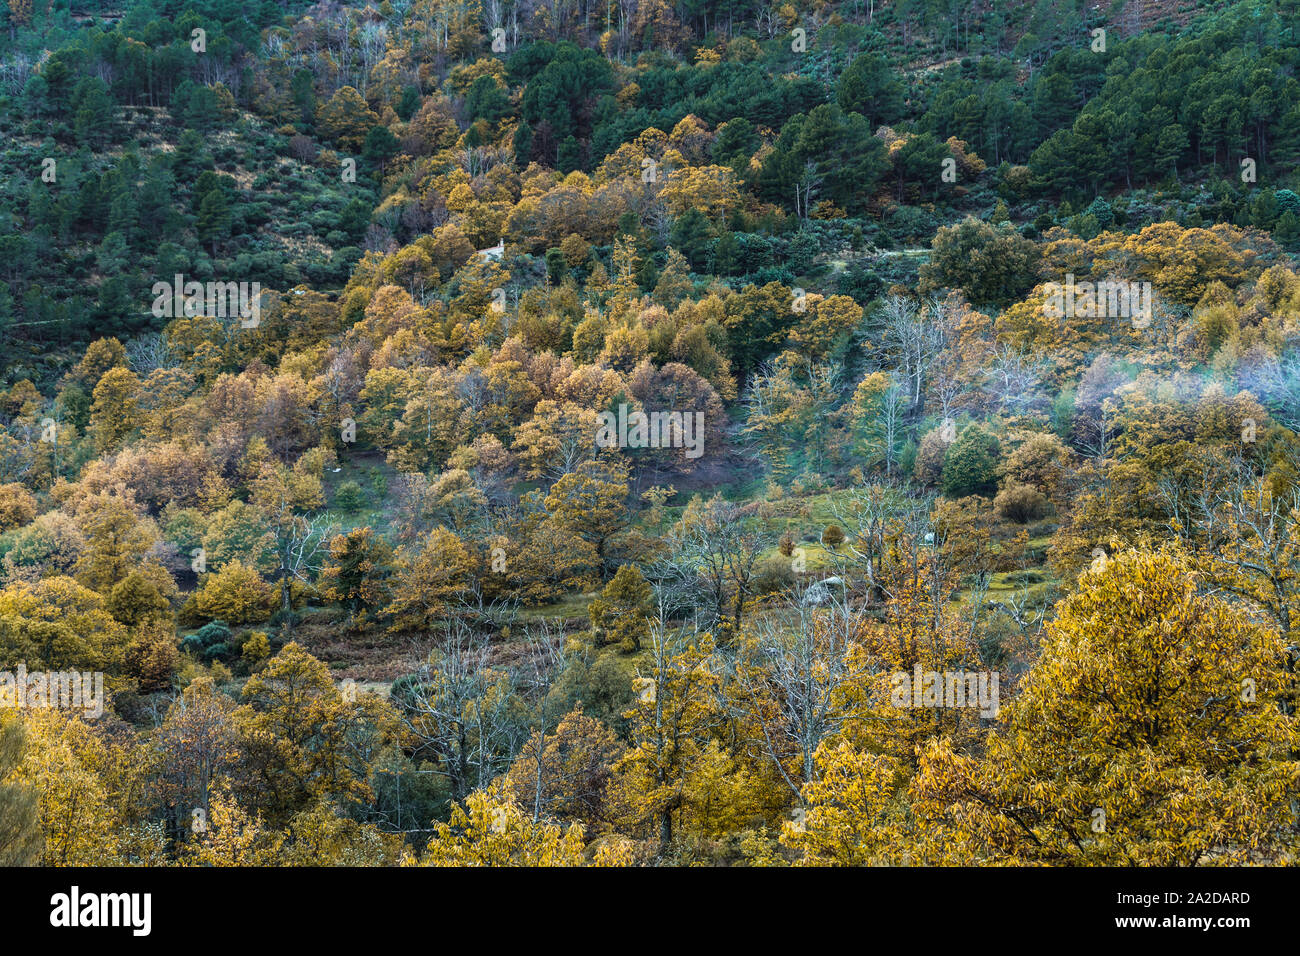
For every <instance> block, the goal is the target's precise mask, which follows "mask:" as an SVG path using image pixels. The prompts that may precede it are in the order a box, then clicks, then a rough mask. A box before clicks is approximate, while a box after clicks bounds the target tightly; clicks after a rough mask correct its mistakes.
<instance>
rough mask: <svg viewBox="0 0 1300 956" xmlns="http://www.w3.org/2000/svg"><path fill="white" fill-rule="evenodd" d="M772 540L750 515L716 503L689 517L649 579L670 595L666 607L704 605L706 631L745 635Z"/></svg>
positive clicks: (671, 537)
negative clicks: (745, 619)
mask: <svg viewBox="0 0 1300 956" xmlns="http://www.w3.org/2000/svg"><path fill="white" fill-rule="evenodd" d="M772 540H773V535H772V534H771V532H769V531H768V530H767V529H766V528H764V527H763V526H762V524H761V523H760V522H758V521H757V520H756V519H755V517H754V516H753V515H752V514H750V513H749V511H748V509H746V508H744V507H742V506H740V505H737V504H735V503H734V502H730V501H727V500H725V499H723V498H722V497H720V496H719V497H714V498H713V499H711V500H710V501H709V502H708V503H707V504H706V505H705V506H704V508H703V509H702V511H701V513H700V514H698V515H684V516H683V518H682V521H681V522H680V523H679V524H678V525H677V526H676V527H675V528H674V529H673V531H672V532H671V533H670V534H669V537H668V541H667V545H668V548H667V556H666V557H664V558H662V559H660V560H659V561H658V562H656V563H655V564H653V565H652V566H651V567H650V569H649V577H650V578H651V580H652V581H654V582H655V583H656V584H657V586H658V587H659V588H660V589H661V590H662V591H663V592H664V598H663V600H664V604H665V607H674V608H676V607H681V606H686V605H689V606H695V607H699V606H700V605H703V607H704V608H706V609H707V613H708V617H709V619H708V620H707V621H705V622H704V623H705V625H706V626H709V627H712V626H716V625H718V624H720V623H722V622H724V621H726V622H727V623H728V626H729V627H730V628H731V629H732V630H733V632H735V631H739V630H740V624H741V619H742V616H743V613H744V607H745V601H746V599H747V598H749V597H752V596H753V594H754V590H753V577H754V572H755V571H756V569H757V565H758V559H759V557H760V556H761V555H762V554H763V552H764V551H766V550H767V549H768V548H769V547H770V546H771V544H772Z"/></svg>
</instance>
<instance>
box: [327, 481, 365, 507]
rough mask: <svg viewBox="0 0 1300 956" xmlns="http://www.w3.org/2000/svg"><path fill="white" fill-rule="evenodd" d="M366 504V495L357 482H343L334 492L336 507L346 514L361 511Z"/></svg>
mask: <svg viewBox="0 0 1300 956" xmlns="http://www.w3.org/2000/svg"><path fill="white" fill-rule="evenodd" d="M364 503H365V495H364V494H363V493H362V491H361V486H360V485H359V484H357V483H356V482H355V481H345V482H343V484H341V485H339V487H338V490H337V491H336V492H334V507H336V508H338V509H339V510H340V511H342V512H344V513H346V514H355V513H356V512H358V511H360V510H361V506H362V505H363V504H364Z"/></svg>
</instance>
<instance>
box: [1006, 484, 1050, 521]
mask: <svg viewBox="0 0 1300 956" xmlns="http://www.w3.org/2000/svg"><path fill="white" fill-rule="evenodd" d="M993 507H994V509H996V511H997V513H998V514H1000V515H1001V516H1002V517H1004V518H1006V519H1007V520H1008V521H1014V522H1016V523H1017V524H1027V523H1029V522H1030V521H1037V520H1038V519H1039V518H1041V517H1042V516H1043V515H1044V514H1046V512H1047V499H1046V498H1045V497H1043V494H1042V492H1040V491H1038V490H1037V489H1036V488H1034V487H1032V486H1031V485H1021V484H1008V485H1007V486H1006V487H1005V488H1003V489H1002V490H1001V491H999V492H998V496H997V497H996V498H994V499H993Z"/></svg>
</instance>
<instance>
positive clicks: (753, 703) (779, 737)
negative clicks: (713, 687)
mask: <svg viewBox="0 0 1300 956" xmlns="http://www.w3.org/2000/svg"><path fill="white" fill-rule="evenodd" d="M794 603H795V606H794V607H793V608H788V609H787V610H786V612H785V614H781V613H774V614H769V615H765V616H764V617H763V618H761V619H760V620H759V621H757V622H756V623H755V625H754V627H755V628H756V629H757V633H758V639H757V641H756V642H755V644H754V645H752V650H748V651H746V652H745V656H744V657H743V658H737V659H736V660H734V661H733V662H732V666H731V668H730V674H729V675H728V676H729V677H730V681H729V684H731V685H732V686H731V687H730V693H729V694H727V695H726V698H727V701H728V706H729V707H730V709H731V711H732V712H733V713H735V714H736V715H737V716H741V717H743V718H745V719H747V720H749V721H750V722H752V724H753V725H754V726H755V727H757V728H758V731H759V739H758V744H759V746H760V747H761V749H762V755H763V756H765V757H766V758H767V759H769V760H771V761H772V764H773V766H775V767H776V769H777V771H778V773H780V775H781V778H782V779H783V780H784V781H785V782H786V785H787V786H788V787H789V788H790V789H791V791H793V793H794V794H795V796H796V798H799V799H802V797H801V794H800V788H801V786H802V785H803V784H804V783H806V782H807V781H809V780H812V779H814V778H815V775H816V774H815V767H814V760H813V758H814V755H815V754H816V752H817V748H818V746H819V745H820V744H821V742H822V741H823V740H825V739H826V738H827V737H829V736H831V735H833V734H835V733H837V732H838V731H839V730H840V729H841V728H842V727H843V726H844V724H845V723H846V722H848V721H850V720H855V719H862V718H864V717H865V716H866V711H867V707H866V702H865V701H862V700H861V699H860V697H859V696H858V695H845V694H844V693H843V691H844V689H845V688H847V687H850V686H853V685H855V684H858V683H860V682H861V681H862V680H863V679H864V678H865V677H867V676H869V675H870V674H871V673H872V669H871V665H870V664H869V663H868V662H867V658H866V657H865V656H864V655H860V654H854V653H851V649H852V645H853V643H854V640H855V638H856V636H857V633H858V630H859V628H860V627H861V626H862V624H863V618H864V614H863V611H862V610H861V609H859V608H857V607H855V606H854V605H853V603H852V600H851V598H850V597H849V595H848V592H847V590H839V591H832V592H831V597H830V600H829V604H828V606H823V607H817V608H813V607H808V606H805V605H804V603H803V602H802V601H801V600H799V599H798V598H797V597H796V600H795V602H794ZM790 618H793V620H789V619H790ZM846 701H859V702H858V703H846ZM791 756H795V757H797V759H798V765H799V768H800V770H801V771H802V773H801V774H800V775H798V776H794V775H792V774H791V773H790V771H789V769H788V767H789V762H790V757H791Z"/></svg>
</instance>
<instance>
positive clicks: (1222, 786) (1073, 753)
mask: <svg viewBox="0 0 1300 956" xmlns="http://www.w3.org/2000/svg"><path fill="white" fill-rule="evenodd" d="M1200 584H1201V582H1200V579H1199V578H1198V576H1197V574H1196V573H1195V572H1194V571H1193V569H1192V566H1191V563H1190V562H1189V560H1188V559H1187V558H1186V557H1185V556H1183V555H1181V554H1179V553H1176V552H1172V551H1158V552H1152V551H1127V552H1123V553H1121V554H1120V555H1118V556H1116V557H1115V558H1113V559H1111V560H1109V561H1107V562H1105V563H1104V565H1100V566H1099V567H1098V569H1096V570H1090V571H1087V572H1085V573H1084V574H1083V576H1082V577H1081V578H1080V580H1079V584H1078V590H1077V591H1076V593H1075V594H1073V595H1072V596H1071V597H1070V598H1069V599H1067V600H1066V601H1065V602H1064V603H1063V605H1062V606H1061V608H1060V613H1059V615H1058V616H1057V618H1056V620H1055V621H1054V622H1053V623H1052V624H1051V625H1050V626H1049V627H1048V629H1047V632H1046V637H1045V638H1044V641H1043V647H1042V656H1041V657H1040V659H1039V660H1038V662H1037V663H1036V664H1035V666H1034V667H1033V669H1032V670H1031V672H1030V673H1029V675H1028V676H1027V677H1026V679H1025V681H1024V683H1023V684H1022V693H1021V694H1020V696H1019V697H1018V698H1017V699H1016V700H1014V701H1012V702H1011V703H1010V704H1009V705H1007V706H1006V707H1004V708H1003V710H1002V714H1001V716H1002V726H1001V727H1000V728H999V729H998V730H997V731H996V732H994V733H992V734H990V735H989V737H988V740H987V748H986V751H985V753H984V755H982V756H972V755H968V754H964V753H960V752H957V751H955V750H954V748H953V747H952V745H951V744H950V742H949V741H947V740H946V739H939V740H935V741H932V742H930V743H929V744H928V745H927V746H926V747H925V748H924V753H923V755H922V759H921V763H920V768H919V770H918V773H917V775H916V777H915V778H914V780H913V782H912V786H911V796H912V805H913V809H914V811H916V812H917V813H918V815H919V816H920V817H921V818H922V819H924V820H925V822H926V825H927V826H928V827H936V828H938V829H939V830H940V831H941V832H943V833H946V834H947V835H948V836H949V837H951V838H952V839H950V840H948V841H939V842H940V845H941V846H942V852H941V854H940V855H939V856H938V861H942V862H964V863H966V862H970V863H973V862H999V863H1013V864H1015V863H1021V864H1026V863H1033V864H1041V863H1047V864H1073V865H1078V864H1095V865H1129V866H1132V865H1145V866H1192V865H1204V864H1211V863H1213V864H1229V863H1246V862H1266V861H1287V860H1291V859H1293V858H1294V850H1293V847H1292V845H1291V841H1290V840H1288V837H1287V834H1288V833H1289V825H1290V822H1291V821H1292V820H1293V817H1292V814H1291V810H1290V807H1291V801H1292V800H1293V798H1294V795H1295V789H1296V786H1297V784H1298V783H1300V762H1297V760H1296V759H1295V753H1296V745H1297V742H1298V738H1297V720H1296V717H1295V716H1294V715H1293V714H1292V713H1290V712H1288V711H1289V710H1290V709H1291V708H1290V707H1289V706H1287V705H1289V704H1290V702H1292V701H1293V700H1294V694H1295V677H1294V674H1292V673H1291V672H1290V671H1289V670H1288V668H1287V651H1286V649H1285V648H1284V647H1283V646H1282V642H1281V641H1280V640H1278V638H1277V637H1276V635H1274V634H1273V633H1271V632H1270V631H1269V630H1267V629H1265V628H1262V627H1260V626H1258V625H1257V624H1255V623H1254V622H1253V621H1252V620H1251V618H1250V617H1249V616H1248V615H1247V614H1246V613H1245V612H1244V611H1243V610H1242V609H1241V608H1240V606H1237V605H1234V604H1229V603H1227V602H1226V601H1224V600H1222V599H1220V598H1218V597H1216V596H1213V595H1210V594H1206V593H1204V592H1203V591H1202V588H1201V587H1200ZM1284 708H1285V709H1284Z"/></svg>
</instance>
